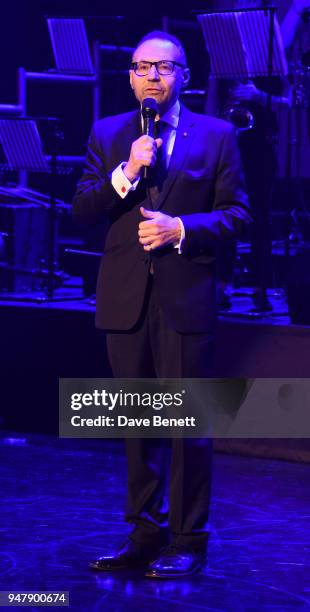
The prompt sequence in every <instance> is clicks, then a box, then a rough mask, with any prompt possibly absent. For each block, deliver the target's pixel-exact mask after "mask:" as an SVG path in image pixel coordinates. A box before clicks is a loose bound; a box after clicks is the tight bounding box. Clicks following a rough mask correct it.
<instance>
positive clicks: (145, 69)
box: [130, 60, 186, 77]
mask: <svg viewBox="0 0 310 612" xmlns="http://www.w3.org/2000/svg"><path fill="white" fill-rule="evenodd" d="M152 66H155V67H156V70H157V72H158V74H161V75H162V76H168V75H169V74H172V73H173V72H174V67H175V66H180V68H186V66H184V64H180V63H179V62H173V61H168V60H160V61H159V62H144V61H141V62H132V64H131V66H130V68H131V70H133V71H134V73H135V74H136V75H137V76H141V77H142V76H146V75H147V74H149V72H150V70H151V68H152Z"/></svg>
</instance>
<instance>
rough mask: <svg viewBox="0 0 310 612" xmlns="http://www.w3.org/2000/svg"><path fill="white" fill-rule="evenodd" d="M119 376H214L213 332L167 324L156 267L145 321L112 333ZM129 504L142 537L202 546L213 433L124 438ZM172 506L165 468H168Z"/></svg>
mask: <svg viewBox="0 0 310 612" xmlns="http://www.w3.org/2000/svg"><path fill="white" fill-rule="evenodd" d="M107 349H108V356H109V360H110V364H111V367H112V371H113V375H114V377H116V378H206V377H209V376H212V362H213V355H214V337H213V336H212V335H210V334H181V333H178V332H176V331H175V330H173V329H172V328H170V327H168V326H167V324H166V322H165V319H164V316H163V312H162V309H161V306H160V303H159V299H158V293H157V288H156V281H155V279H154V278H153V276H152V275H151V274H150V277H149V283H148V288H147V292H146V296H145V302H144V305H143V309H142V313H141V316H140V318H139V321H138V322H137V324H136V325H135V327H134V328H133V329H131V330H130V331H128V332H109V333H107ZM126 449H127V462H128V508H127V514H126V519H127V521H128V522H130V523H133V524H135V526H136V527H135V529H134V531H133V533H132V535H131V537H133V538H135V539H136V540H137V541H138V542H139V543H140V544H146V545H147V544H150V543H152V542H154V538H155V539H157V541H158V538H161V537H162V542H163V543H165V541H166V540H167V536H168V534H169V536H170V535H172V537H173V540H174V541H177V543H181V544H186V545H188V546H189V547H190V548H198V549H204V547H205V546H206V541H207V537H208V512H209V499H210V484H211V459H212V443H211V440H210V439H208V438H203V439H197V438H173V439H153V438H146V439H138V438H131V439H127V440H126ZM169 464H170V483H169V507H168V503H167V495H166V492H167V484H168V483H167V474H169Z"/></svg>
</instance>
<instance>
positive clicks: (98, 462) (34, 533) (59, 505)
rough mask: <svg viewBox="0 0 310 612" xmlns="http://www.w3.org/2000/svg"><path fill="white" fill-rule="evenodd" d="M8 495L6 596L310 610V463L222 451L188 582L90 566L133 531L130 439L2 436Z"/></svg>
mask: <svg viewBox="0 0 310 612" xmlns="http://www.w3.org/2000/svg"><path fill="white" fill-rule="evenodd" d="M0 487H1V491H2V496H1V501H0V507H1V517H2V520H1V536H2V547H1V549H2V550H1V556H0V589H1V590H12V591H13V590H21V591H23V592H24V591H30V590H32V591H36V590H51V591H53V592H55V591H60V590H66V591H69V592H70V608H69V609H70V610H83V611H86V610H87V612H91V611H94V612H95V611H96V612H97V611H101V610H102V611H103V610H107V611H108V612H112V611H115V612H116V611H117V612H121V611H122V610H124V611H126V612H129V611H130V610H139V609H140V610H145V609H147V610H149V611H153V610H170V609H171V608H174V609H175V610H182V611H183V610H186V611H187V610H188V611H194V610H209V611H210V612H211V611H212V612H236V611H238V612H258V611H261V610H264V612H276V611H278V612H299V611H300V612H302V611H304V612H306V611H307V610H309V608H310V589H309V549H310V542H309V528H308V527H309V525H308V523H309V511H308V510H309V509H308V503H307V502H306V492H307V491H309V489H310V473H309V466H308V465H305V464H298V463H289V462H286V461H276V460H267V459H255V458H249V457H240V456H229V455H217V454H216V455H215V459H214V479H213V497H212V506H211V517H210V527H211V536H210V544H209V558H208V563H207V565H206V567H205V568H204V569H203V571H202V572H201V573H200V574H197V575H195V576H193V577H191V578H187V579H182V580H180V579H179V580H178V581H172V580H166V581H155V580H150V579H146V578H144V577H143V574H142V573H141V571H140V572H132V571H131V572H127V571H121V572H120V571H119V572H116V573H102V572H101V573H95V572H92V571H91V570H89V569H88V562H89V561H90V560H91V559H94V558H96V557H97V556H100V554H102V553H103V552H110V551H112V550H113V548H114V546H116V545H117V544H118V543H120V542H121V541H122V540H123V538H124V536H125V534H126V533H127V532H128V527H127V526H126V525H125V524H124V523H123V514H122V512H123V507H124V505H125V458H124V452H123V444H122V442H115V441H110V440H109V441H107V440H105V441H100V440H91V441H90V440H65V439H62V440H59V439H57V438H55V437H53V436H43V435H33V434H25V435H22V434H16V433H7V434H5V433H4V432H2V434H1V439H0ZM7 609H8V608H7ZM32 609H38V608H32ZM40 609H41V608H40Z"/></svg>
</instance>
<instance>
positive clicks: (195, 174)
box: [182, 168, 213, 181]
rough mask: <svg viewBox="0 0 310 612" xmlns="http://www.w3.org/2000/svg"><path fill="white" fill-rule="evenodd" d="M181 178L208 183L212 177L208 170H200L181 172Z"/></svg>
mask: <svg viewBox="0 0 310 612" xmlns="http://www.w3.org/2000/svg"><path fill="white" fill-rule="evenodd" d="M182 178H184V179H185V180H187V181H210V180H212V178H213V177H212V174H211V171H210V168H200V169H199V170H189V169H188V170H183V172H182Z"/></svg>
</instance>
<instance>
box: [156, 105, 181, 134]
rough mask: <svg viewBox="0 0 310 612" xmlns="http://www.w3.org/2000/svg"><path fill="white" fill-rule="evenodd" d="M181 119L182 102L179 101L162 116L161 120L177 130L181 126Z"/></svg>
mask: <svg viewBox="0 0 310 612" xmlns="http://www.w3.org/2000/svg"><path fill="white" fill-rule="evenodd" d="M179 118H180V102H179V100H177V101H176V102H175V103H174V105H173V106H171V108H169V110H167V112H166V113H165V114H164V115H162V117H161V118H160V119H161V121H164V122H165V123H168V125H169V126H170V127H172V128H173V129H176V128H177V127H178V124H179Z"/></svg>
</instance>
